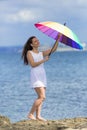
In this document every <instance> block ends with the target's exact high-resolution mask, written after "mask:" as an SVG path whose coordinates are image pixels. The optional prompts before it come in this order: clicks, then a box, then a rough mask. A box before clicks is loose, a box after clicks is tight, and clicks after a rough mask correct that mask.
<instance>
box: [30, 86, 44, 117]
mask: <svg viewBox="0 0 87 130" xmlns="http://www.w3.org/2000/svg"><path fill="white" fill-rule="evenodd" d="M35 91H36V93H37V95H38V99H37V100H36V101H35V102H34V104H33V106H32V109H31V111H30V114H29V116H28V117H29V118H30V119H35V117H34V112H35V111H36V118H38V119H39V117H40V111H41V104H42V102H43V100H44V99H45V88H43V87H39V88H35Z"/></svg>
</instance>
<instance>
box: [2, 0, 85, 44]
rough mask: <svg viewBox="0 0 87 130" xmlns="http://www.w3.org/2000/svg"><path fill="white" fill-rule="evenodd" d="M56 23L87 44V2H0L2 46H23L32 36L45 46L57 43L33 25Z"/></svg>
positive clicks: (83, 0) (68, 0) (26, 0)
mask: <svg viewBox="0 0 87 130" xmlns="http://www.w3.org/2000/svg"><path fill="white" fill-rule="evenodd" d="M43 21H54V22H59V23H61V24H63V23H64V22H66V23H67V26H68V27H69V28H70V29H72V30H73V32H74V33H75V34H76V35H77V36H78V37H79V39H80V41H81V42H86V41H87V36H86V35H87V0H0V46H23V45H24V44H25V42H26V41H27V39H28V38H29V37H30V36H32V35H33V36H36V37H38V39H39V40H40V42H41V43H42V44H43V43H45V44H49V42H50V43H52V42H54V40H53V39H52V38H49V37H48V36H46V35H44V34H43V33H41V32H40V31H39V30H38V29H37V28H36V27H35V26H34V24H35V23H37V22H43Z"/></svg>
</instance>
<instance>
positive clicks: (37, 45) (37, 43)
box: [32, 37, 40, 48]
mask: <svg viewBox="0 0 87 130" xmlns="http://www.w3.org/2000/svg"><path fill="white" fill-rule="evenodd" d="M39 46H40V42H39V40H38V39H37V38H36V37H35V38H33V39H32V47H35V48H38V47H39Z"/></svg>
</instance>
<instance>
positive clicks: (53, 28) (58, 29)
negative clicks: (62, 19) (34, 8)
mask: <svg viewBox="0 0 87 130" xmlns="http://www.w3.org/2000/svg"><path fill="white" fill-rule="evenodd" d="M35 27H36V28H38V29H39V30H40V31H41V32H43V33H44V34H46V35H48V36H49V37H51V38H53V39H55V40H57V36H58V33H61V34H62V37H61V39H60V42H62V43H64V44H66V45H68V46H71V47H73V48H76V49H83V46H82V45H81V42H80V40H79V39H78V37H77V36H76V34H75V33H74V32H73V31H72V30H71V29H69V28H68V27H66V26H64V25H62V24H59V23H57V22H51V21H47V22H40V23H36V24H35Z"/></svg>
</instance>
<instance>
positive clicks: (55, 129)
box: [0, 116, 87, 130]
mask: <svg viewBox="0 0 87 130" xmlns="http://www.w3.org/2000/svg"><path fill="white" fill-rule="evenodd" d="M0 130H87V118H80V117H79V118H72V119H64V120H48V121H46V122H42V121H34V120H21V121H19V122H16V123H11V122H10V119H8V118H7V117H5V116H0Z"/></svg>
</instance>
